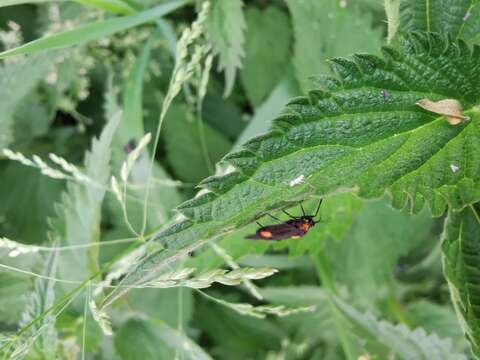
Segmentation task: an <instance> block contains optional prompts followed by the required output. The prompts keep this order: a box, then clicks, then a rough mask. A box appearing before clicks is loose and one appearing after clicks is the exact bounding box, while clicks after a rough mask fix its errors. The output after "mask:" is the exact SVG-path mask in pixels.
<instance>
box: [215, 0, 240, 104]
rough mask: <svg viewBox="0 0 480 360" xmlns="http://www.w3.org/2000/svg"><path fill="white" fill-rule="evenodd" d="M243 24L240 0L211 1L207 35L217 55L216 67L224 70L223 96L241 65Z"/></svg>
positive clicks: (229, 88) (231, 85) (230, 87)
mask: <svg viewBox="0 0 480 360" xmlns="http://www.w3.org/2000/svg"><path fill="white" fill-rule="evenodd" d="M245 26H246V25H245V18H244V15H243V3H242V0H213V1H212V3H211V7H210V12H209V15H208V36H209V39H210V41H211V43H212V46H213V51H214V53H215V54H218V56H219V62H218V68H219V70H221V71H224V72H225V91H224V95H225V96H228V95H229V94H230V93H231V92H232V89H233V85H234V84H235V74H236V71H237V69H238V68H240V67H241V65H242V57H243V55H244V52H243V43H244V40H245V39H244V30H245Z"/></svg>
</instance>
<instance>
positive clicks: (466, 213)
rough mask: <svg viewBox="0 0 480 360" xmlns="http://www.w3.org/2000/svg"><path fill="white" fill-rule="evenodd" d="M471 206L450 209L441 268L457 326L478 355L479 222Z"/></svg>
mask: <svg viewBox="0 0 480 360" xmlns="http://www.w3.org/2000/svg"><path fill="white" fill-rule="evenodd" d="M474 211H475V212H477V211H478V209H475V208H474V207H473V206H472V207H469V208H466V209H465V210H463V211H461V212H453V211H451V212H449V215H448V218H447V220H446V222H445V230H444V235H443V243H442V250H443V269H444V273H445V276H446V277H447V280H448V284H449V287H450V294H451V297H452V301H453V304H454V306H455V310H456V312H457V316H458V317H459V318H460V325H461V326H462V328H463V331H464V332H465V334H466V337H467V339H468V341H469V342H470V345H471V347H472V352H473V353H474V354H475V355H476V356H477V357H478V356H480V307H479V305H480V278H479V276H478V273H479V259H480V243H479V241H478V239H479V238H480V223H479V218H478V215H477V213H474Z"/></svg>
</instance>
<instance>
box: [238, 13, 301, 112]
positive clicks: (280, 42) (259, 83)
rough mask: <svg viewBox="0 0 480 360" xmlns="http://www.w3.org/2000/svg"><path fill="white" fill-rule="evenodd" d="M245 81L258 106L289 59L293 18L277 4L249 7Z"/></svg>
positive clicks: (253, 101) (283, 71) (250, 95)
mask: <svg viewBox="0 0 480 360" xmlns="http://www.w3.org/2000/svg"><path fill="white" fill-rule="evenodd" d="M246 19H247V33H246V43H245V61H244V64H243V68H242V72H241V74H240V75H241V80H242V84H243V86H244V87H245V92H246V94H247V96H248V99H249V100H250V102H251V103H252V104H253V105H254V106H255V107H257V106H259V105H260V104H261V103H262V102H263V101H264V100H265V98H266V96H267V95H268V94H269V93H270V92H271V91H272V90H273V88H274V87H275V85H276V84H277V83H278V82H279V81H280V80H281V79H282V77H283V76H284V74H285V72H286V70H287V69H286V67H287V66H288V62H289V61H290V58H291V55H290V46H291V45H290V43H291V40H292V33H291V26H290V20H289V18H288V16H287V14H285V13H284V12H282V11H280V10H279V9H277V8H276V7H274V6H270V7H268V8H267V9H265V10H259V9H257V8H254V7H249V8H248V9H247V11H246Z"/></svg>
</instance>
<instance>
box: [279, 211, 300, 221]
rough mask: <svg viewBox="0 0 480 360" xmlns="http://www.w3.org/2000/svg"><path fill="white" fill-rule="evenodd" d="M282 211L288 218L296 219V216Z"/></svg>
mask: <svg viewBox="0 0 480 360" xmlns="http://www.w3.org/2000/svg"><path fill="white" fill-rule="evenodd" d="M282 212H283V213H284V214H286V215H287V216H288V217H289V218H291V219H296V218H297V217H296V216H293V215H291V214H289V213H288V212H286V211H285V210H282Z"/></svg>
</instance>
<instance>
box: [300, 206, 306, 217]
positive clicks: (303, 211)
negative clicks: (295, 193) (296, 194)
mask: <svg viewBox="0 0 480 360" xmlns="http://www.w3.org/2000/svg"><path fill="white" fill-rule="evenodd" d="M300 208H301V209H302V214H303V216H305V209H304V208H303V204H302V203H300Z"/></svg>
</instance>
